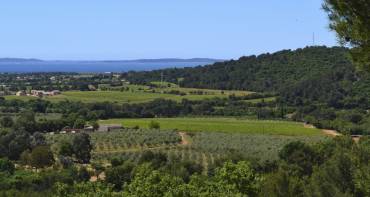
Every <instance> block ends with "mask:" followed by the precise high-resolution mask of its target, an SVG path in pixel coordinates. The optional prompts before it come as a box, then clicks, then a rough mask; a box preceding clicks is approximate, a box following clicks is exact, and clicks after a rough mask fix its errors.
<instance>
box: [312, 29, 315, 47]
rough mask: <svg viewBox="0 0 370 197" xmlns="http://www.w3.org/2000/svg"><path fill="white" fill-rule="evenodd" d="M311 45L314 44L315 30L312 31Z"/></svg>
mask: <svg viewBox="0 0 370 197" xmlns="http://www.w3.org/2000/svg"><path fill="white" fill-rule="evenodd" d="M312 46H315V32H312Z"/></svg>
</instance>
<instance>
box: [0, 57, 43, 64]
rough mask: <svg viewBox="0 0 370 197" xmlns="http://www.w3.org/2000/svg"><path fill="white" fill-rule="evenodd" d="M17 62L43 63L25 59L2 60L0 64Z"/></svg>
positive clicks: (0, 59)
mask: <svg viewBox="0 0 370 197" xmlns="http://www.w3.org/2000/svg"><path fill="white" fill-rule="evenodd" d="M15 62H42V60H39V59H25V58H0V63H15Z"/></svg>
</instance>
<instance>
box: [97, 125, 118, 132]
mask: <svg viewBox="0 0 370 197" xmlns="http://www.w3.org/2000/svg"><path fill="white" fill-rule="evenodd" d="M122 128H123V127H122V125H120V124H109V125H100V126H99V129H98V131H102V132H109V131H112V130H116V129H122Z"/></svg>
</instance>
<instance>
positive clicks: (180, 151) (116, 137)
mask: <svg viewBox="0 0 370 197" xmlns="http://www.w3.org/2000/svg"><path fill="white" fill-rule="evenodd" d="M185 135H186V138H188V141H189V143H187V144H183V143H181V140H182V139H181V136H180V135H179V133H178V132H177V131H160V130H149V129H137V130H135V129H123V130H119V131H113V132H108V133H105V132H104V133H103V132H95V133H91V134H90V136H91V140H92V142H93V146H94V150H93V152H92V159H93V162H97V163H104V164H109V162H110V161H111V160H112V159H113V158H119V159H123V160H130V161H132V162H137V161H138V160H139V159H140V157H141V155H142V154H143V153H144V152H145V151H151V152H153V153H161V154H163V155H166V156H167V158H168V160H177V161H192V162H195V163H197V164H199V165H200V166H202V167H203V169H204V173H207V172H208V170H209V169H210V168H212V167H213V166H214V165H215V164H216V163H217V162H219V161H224V160H227V159H232V158H233V157H234V156H238V157H241V158H248V159H253V160H255V161H266V160H269V161H271V160H275V159H277V155H278V151H279V150H280V149H281V148H282V147H283V146H284V145H285V144H287V143H289V142H291V141H294V140H300V141H304V142H307V143H315V142H319V141H321V140H325V139H326V138H325V137H324V136H321V135H317V136H279V135H261V134H238V133H235V134H233V135H231V134H228V133H219V132H197V133H187V134H185ZM72 137H73V134H57V135H48V137H47V139H48V140H49V142H51V143H53V144H54V147H53V150H54V151H57V149H58V144H59V142H62V141H64V140H71V138H72Z"/></svg>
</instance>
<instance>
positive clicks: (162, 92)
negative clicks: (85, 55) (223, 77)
mask: <svg viewBox="0 0 370 197" xmlns="http://www.w3.org/2000/svg"><path fill="white" fill-rule="evenodd" d="M127 87H128V88H129V90H128V91H66V92H63V93H62V94H61V95H56V96H48V97H44V98H43V99H45V100H48V101H51V102H58V101H63V100H70V101H82V102H86V103H93V102H104V101H109V102H117V103H143V102H149V101H152V100H154V99H158V98H164V99H172V100H175V101H181V100H182V99H189V100H202V99H207V98H214V97H219V98H226V97H228V96H229V95H231V94H235V95H247V94H250V93H251V92H248V91H231V90H229V91H221V90H209V89H196V88H179V87H169V88H153V89H149V87H146V86H137V85H128V86H127ZM170 91H178V92H181V93H183V94H184V95H178V94H170V93H166V92H170ZM5 99H20V100H31V99H37V98H36V97H31V96H13V95H12V96H5Z"/></svg>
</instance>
